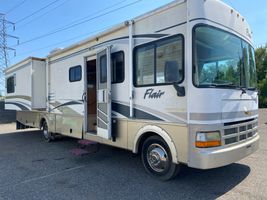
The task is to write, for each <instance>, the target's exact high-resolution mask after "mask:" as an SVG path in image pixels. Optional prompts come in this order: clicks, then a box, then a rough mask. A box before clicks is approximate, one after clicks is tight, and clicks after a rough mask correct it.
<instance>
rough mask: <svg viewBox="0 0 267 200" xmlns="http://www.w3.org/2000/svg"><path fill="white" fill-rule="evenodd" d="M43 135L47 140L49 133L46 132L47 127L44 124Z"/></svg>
mask: <svg viewBox="0 0 267 200" xmlns="http://www.w3.org/2000/svg"><path fill="white" fill-rule="evenodd" d="M43 134H44V137H45V138H46V139H48V138H49V132H48V130H47V125H46V124H44V128H43Z"/></svg>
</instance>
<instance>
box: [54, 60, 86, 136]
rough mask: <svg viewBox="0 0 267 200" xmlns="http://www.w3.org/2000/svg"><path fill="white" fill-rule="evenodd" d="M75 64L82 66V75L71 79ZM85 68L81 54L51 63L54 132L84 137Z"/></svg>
mask: <svg viewBox="0 0 267 200" xmlns="http://www.w3.org/2000/svg"><path fill="white" fill-rule="evenodd" d="M75 66H80V67H79V68H80V70H81V71H80V72H81V77H80V78H79V79H78V80H77V81H71V78H73V77H70V69H71V68H73V67H75ZM83 70H84V58H83V56H81V55H79V56H75V57H71V58H67V59H62V60H57V61H54V62H50V64H49V82H50V88H49V108H50V113H51V114H54V116H55V119H54V120H55V130H54V132H57V133H60V134H63V135H66V136H70V137H75V138H82V133H83V120H84V103H83V100H82V96H83V90H84V82H83V81H84V74H83ZM74 78H75V77H74Z"/></svg>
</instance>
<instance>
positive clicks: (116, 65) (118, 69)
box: [111, 51, 124, 83]
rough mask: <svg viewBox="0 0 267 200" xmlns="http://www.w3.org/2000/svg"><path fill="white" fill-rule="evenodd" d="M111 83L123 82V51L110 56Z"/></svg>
mask: <svg viewBox="0 0 267 200" xmlns="http://www.w3.org/2000/svg"><path fill="white" fill-rule="evenodd" d="M111 62H112V65H111V83H122V82H123V81H124V53H123V51H119V52H115V53H112V54H111Z"/></svg>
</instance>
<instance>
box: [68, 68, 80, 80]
mask: <svg viewBox="0 0 267 200" xmlns="http://www.w3.org/2000/svg"><path fill="white" fill-rule="evenodd" d="M81 79H82V67H81V66H80V65H78V66H75V67H71V68H70V69H69V81H70V82H75V81H80V80H81Z"/></svg>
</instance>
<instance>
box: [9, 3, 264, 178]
mask: <svg viewBox="0 0 267 200" xmlns="http://www.w3.org/2000/svg"><path fill="white" fill-rule="evenodd" d="M37 61H38V63H37ZM28 66H29V67H28ZM44 70H45V72H44ZM5 73H6V80H7V101H6V106H7V108H12V109H17V110H18V112H17V123H18V128H21V127H25V126H29V127H38V128H40V129H42V131H43V135H44V138H45V140H47V141H51V140H53V139H54V138H55V135H56V134H61V135H65V136H69V137H74V138H80V139H84V140H90V141H95V142H98V143H102V144H107V145H111V146H115V147H119V148H123V149H127V150H130V151H132V152H133V153H140V154H141V158H142V162H143V164H144V167H145V169H146V171H147V172H148V173H150V174H152V175H154V176H156V177H158V178H159V179H162V180H168V179H170V178H172V177H174V176H175V175H176V174H177V173H178V171H179V167H180V165H181V164H185V165H187V166H189V167H193V168H199V169H210V168H216V167H221V166H225V165H228V164H230V163H233V162H236V161H238V160H240V159H242V158H244V157H246V156H248V155H250V154H251V153H253V152H255V151H256V150H257V149H258V147H259V135H258V131H257V128H258V92H257V89H256V67H255V58H254V49H253V47H252V31H251V29H250V27H249V25H248V23H247V21H246V20H245V19H244V18H243V16H242V15H241V14H239V13H238V12H237V11H236V10H234V9H233V8H231V7H229V6H227V5H226V4H225V3H223V2H222V1H220V0H203V1H194V0H177V1H174V2H172V3H169V4H167V5H166V6H163V7H161V8H158V9H156V10H154V11H151V12H148V13H146V14H144V15H142V16H140V17H137V18H135V19H132V20H128V21H125V22H124V23H122V24H119V25H117V26H115V27H113V28H111V29H109V30H107V31H105V32H102V33H100V34H98V35H96V36H93V37H90V38H89V39H87V40H84V41H81V42H80V43H78V44H74V45H72V46H70V47H67V48H64V49H60V50H56V51H53V53H50V54H49V55H48V56H47V57H46V58H45V59H38V58H29V59H27V60H25V61H23V62H21V63H18V64H17V65H14V66H11V67H10V68H8V69H7V70H6V71H5ZM35 76H36V77H40V78H35ZM20 88H21V89H20ZM36 88H38V90H39V91H38V90H37V91H36ZM43 91H45V95H44V93H43ZM38 92H39V93H38ZM21 96H24V97H25V98H24V99H28V103H27V104H29V106H26V104H25V101H21V102H20V101H19V97H21ZM22 99H23V98H22ZM44 102H45V105H44ZM11 105H12V107H10V106H11ZM44 108H45V109H44Z"/></svg>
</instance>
